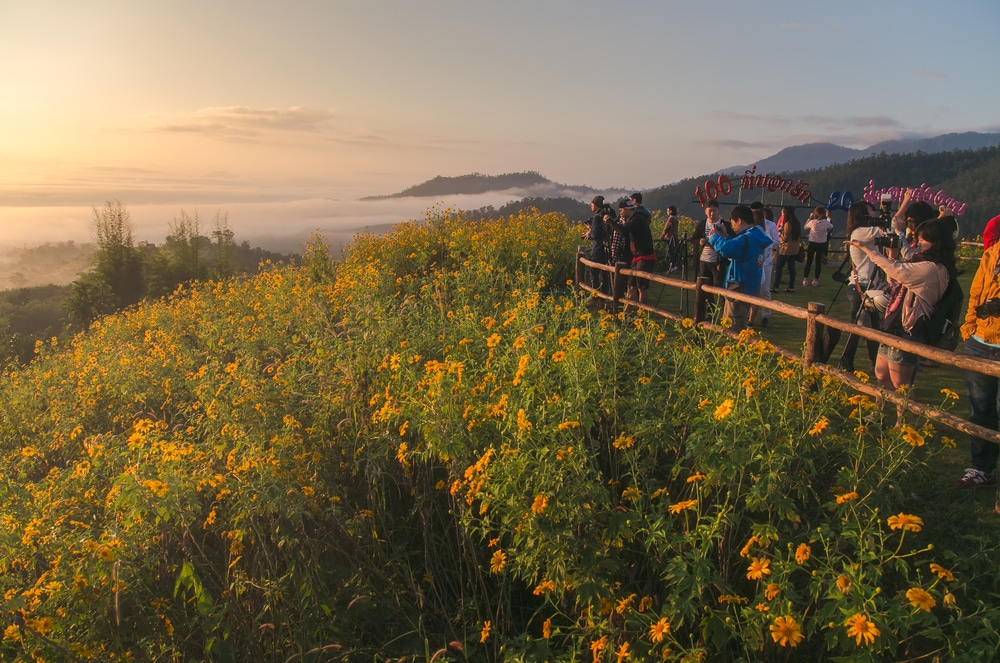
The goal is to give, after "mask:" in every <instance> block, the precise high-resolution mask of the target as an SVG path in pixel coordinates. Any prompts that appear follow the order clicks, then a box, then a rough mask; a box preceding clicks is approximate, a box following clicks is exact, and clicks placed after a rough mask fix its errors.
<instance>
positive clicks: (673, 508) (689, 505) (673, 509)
mask: <svg viewBox="0 0 1000 663" xmlns="http://www.w3.org/2000/svg"><path fill="white" fill-rule="evenodd" d="M696 506H698V500H685V501H684V502H678V503H677V504H671V505H670V506H669V507H668V509H667V510H668V511H670V513H680V512H681V511H684V510H685V509H693V508H695V507H696Z"/></svg>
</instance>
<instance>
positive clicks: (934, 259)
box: [848, 219, 958, 390]
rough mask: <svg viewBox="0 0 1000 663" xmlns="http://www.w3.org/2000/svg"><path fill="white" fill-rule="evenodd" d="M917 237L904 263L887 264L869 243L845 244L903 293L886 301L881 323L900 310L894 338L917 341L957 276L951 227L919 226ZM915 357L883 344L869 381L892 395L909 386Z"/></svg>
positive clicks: (933, 222) (943, 224)
mask: <svg viewBox="0 0 1000 663" xmlns="http://www.w3.org/2000/svg"><path fill="white" fill-rule="evenodd" d="M914 235H915V236H916V238H917V242H916V247H915V250H916V252H915V253H912V254H911V255H910V256H909V258H908V259H904V260H891V259H889V258H887V257H886V256H884V255H882V254H881V253H880V252H879V251H878V249H877V247H875V246H874V244H871V245H870V244H868V243H862V242H860V241H857V240H854V239H851V240H848V244H850V245H851V246H852V247H856V248H859V249H861V250H862V251H863V252H864V253H865V255H867V256H868V258H869V259H870V260H871V261H872V262H873V263H874V264H875V266H876V267H879V268H881V269H882V271H884V272H885V274H886V276H888V277H889V279H890V280H891V281H892V282H894V283H898V284H899V285H900V286H901V287H902V288H903V289H904V290H901V291H900V294H899V295H898V296H896V297H893V298H892V300H891V301H889V303H888V305H887V308H886V318H889V317H890V316H892V315H893V312H894V310H895V308H896V307H901V315H900V316H899V327H898V329H896V330H894V333H895V334H896V335H897V336H899V337H900V338H905V339H908V340H911V341H917V342H923V340H924V331H925V328H926V325H927V319H928V318H929V317H930V316H931V314H932V313H933V312H934V307H935V306H936V305H937V303H938V301H940V299H941V296H942V295H943V294H944V291H945V289H947V287H948V282H949V281H950V280H951V279H953V278H956V277H957V276H958V270H957V268H956V266H955V238H954V236H953V234H952V227H951V225H950V224H948V223H947V222H944V221H942V220H940V219H931V220H930V221H924V222H923V223H921V224H920V225H919V226H917V229H916V231H915V233H914ZM907 248H908V247H907V244H906V241H905V240H904V241H903V242H901V249H902V252H903V255H904V256H906V255H907V253H908V250H907ZM918 363H919V357H918V356H917V355H915V354H913V353H910V352H905V351H903V350H899V349H897V348H893V347H890V346H888V345H881V346H879V349H878V358H877V359H876V361H875V377H876V378H877V379H878V383H879V385H880V386H882V387H883V388H885V389H891V390H896V389H899V388H900V387H902V386H904V385H910V384H913V378H914V375H915V374H916V371H917V365H918Z"/></svg>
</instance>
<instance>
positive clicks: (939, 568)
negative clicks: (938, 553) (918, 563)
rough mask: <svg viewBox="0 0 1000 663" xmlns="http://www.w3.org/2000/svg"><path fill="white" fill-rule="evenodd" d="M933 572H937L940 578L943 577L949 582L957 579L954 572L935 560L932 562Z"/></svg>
mask: <svg viewBox="0 0 1000 663" xmlns="http://www.w3.org/2000/svg"><path fill="white" fill-rule="evenodd" d="M931 573H936V574H937V577H938V578H941V579H942V580H947V581H948V582H951V581H952V580H954V579H955V576H954V574H952V572H951V571H949V570H948V569H946V568H944V567H943V566H941V565H940V564H934V563H933V562H932V563H931Z"/></svg>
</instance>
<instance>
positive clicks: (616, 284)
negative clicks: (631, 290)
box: [611, 262, 628, 314]
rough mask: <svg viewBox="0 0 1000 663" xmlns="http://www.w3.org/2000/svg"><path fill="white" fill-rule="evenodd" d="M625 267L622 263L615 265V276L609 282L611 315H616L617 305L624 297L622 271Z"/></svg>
mask: <svg viewBox="0 0 1000 663" xmlns="http://www.w3.org/2000/svg"><path fill="white" fill-rule="evenodd" d="M626 267H628V265H626V264H625V263H623V262H616V263H615V275H614V279H613V280H612V281H611V313H613V314H617V313H618V303H619V302H620V301H621V299H622V297H623V296H625V280H624V277H623V276H622V270H623V269H625V268H626Z"/></svg>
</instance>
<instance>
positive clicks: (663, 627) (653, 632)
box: [649, 617, 670, 644]
mask: <svg viewBox="0 0 1000 663" xmlns="http://www.w3.org/2000/svg"><path fill="white" fill-rule="evenodd" d="M667 633H670V621H669V620H668V619H667V618H666V617H661V618H660V621H658V622H656V623H655V624H653V625H652V626H650V627H649V639H650V640H652V641H653V644H659V643H661V642H663V636H665V635H666V634H667Z"/></svg>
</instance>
